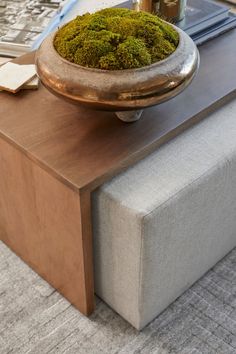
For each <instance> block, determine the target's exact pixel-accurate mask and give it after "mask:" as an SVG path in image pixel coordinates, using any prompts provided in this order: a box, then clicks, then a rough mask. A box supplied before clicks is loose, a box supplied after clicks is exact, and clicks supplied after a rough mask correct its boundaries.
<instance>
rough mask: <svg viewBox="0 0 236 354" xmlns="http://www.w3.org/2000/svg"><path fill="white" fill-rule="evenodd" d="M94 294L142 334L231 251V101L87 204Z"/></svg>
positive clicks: (234, 237) (234, 173) (234, 117)
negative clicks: (89, 206)
mask: <svg viewBox="0 0 236 354" xmlns="http://www.w3.org/2000/svg"><path fill="white" fill-rule="evenodd" d="M93 215H94V241H95V242H94V244H95V246H94V247H95V252H94V254H95V288H96V293H97V295H98V296H100V297H101V298H102V299H103V300H104V301H105V302H107V303H108V304H109V305H110V306H111V307H112V308H113V309H114V310H116V311H117V312H118V313H119V314H120V315H121V316H123V317H124V318H125V319H126V320H127V321H129V322H130V323H131V324H132V325H133V326H135V327H136V328H138V329H141V328H142V327H143V326H145V325H146V324H147V323H148V322H150V321H151V320H152V319H154V318H155V317H156V316H157V315H158V314H159V313H160V312H161V311H162V310H164V309H165V307H167V306H168V305H169V304H170V303H171V302H172V301H174V300H175V299H176V298H177V297H178V296H179V295H180V294H181V293H183V291H185V290H186V289H187V288H188V287H189V286H190V285H191V284H193V283H194V282H195V281H196V280H197V279H198V278H199V277H201V276H202V275H203V274H204V273H205V272H206V271H207V270H208V269H209V268H211V267H212V266H213V265H214V264H215V263H216V262H217V261H219V260H220V259H221V258H222V257H223V256H224V255H225V254H227V252H229V251H230V250H231V249H232V248H233V247H234V246H236V100H234V101H232V102H230V103H228V104H227V105H226V106H224V107H223V108H221V109H220V110H218V111H216V112H215V113H213V114H211V115H210V116H209V117H208V118H207V119H205V120H203V121H202V122H200V123H198V124H197V125H196V126H194V127H193V128H191V129H189V130H187V131H186V132H185V133H183V134H181V135H180V136H178V137H177V138H175V139H173V140H172V141H171V142H169V143H168V144H166V145H164V146H162V147H161V148H159V149H158V150H157V151H156V152H155V153H153V154H152V155H150V156H149V157H148V158H146V159H144V160H143V161H141V162H140V163H138V164H136V165H135V166H134V167H132V168H130V169H129V170H127V171H126V172H125V173H123V174H121V175H120V176H118V177H116V178H114V179H113V180H112V181H111V182H109V183H106V184H105V185H104V186H103V187H102V188H100V190H98V192H96V194H94V200H93Z"/></svg>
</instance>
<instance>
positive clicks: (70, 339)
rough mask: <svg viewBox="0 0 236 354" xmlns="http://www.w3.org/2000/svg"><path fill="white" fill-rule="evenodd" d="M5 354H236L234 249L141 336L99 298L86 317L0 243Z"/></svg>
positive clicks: (0, 335) (0, 328)
mask: <svg viewBox="0 0 236 354" xmlns="http://www.w3.org/2000/svg"><path fill="white" fill-rule="evenodd" d="M0 353H1V354H25V353H31V354H46V353H51V354H52V353H54V354H60V353H70V354H115V353H116V354H131V353H132V354H152V353H155V354H170V353H178V354H193V353H194V354H200V353H202V354H233V353H234V354H235V353H236V249H234V250H233V251H232V252H231V253H229V254H228V255H227V256H226V257H225V258H224V259H223V260H222V261H221V262H219V263H218V264H217V265H216V266H215V267H214V268H213V269H211V270H210V271H209V272H208V273H207V274H206V275H205V276H204V277H203V278H201V279H200V280H199V281H198V282H197V283H195V284H194V285H193V286H192V287H191V288H190V289H189V290H188V291H187V292H185V293H184V294H183V295H182V296H181V297H180V298H178V299H177V300H176V301H175V302H174V303H173V304H172V305H171V306H169V307H168V308H167V310H166V311H164V312H163V313H162V314H161V315H160V316H159V317H157V318H156V319H155V320H154V321H153V322H152V323H150V324H149V325H148V326H147V327H145V328H144V330H143V331H141V332H138V331H137V330H135V329H134V328H133V327H132V326H130V325H129V324H128V323H127V322H126V321H125V320H123V319H122V318H121V317H120V316H118V315H117V314H116V313H114V311H112V310H111V309H110V308H109V307H108V306H107V305H106V304H105V303H103V302H102V301H100V300H99V299H97V307H96V311H95V313H94V314H93V315H92V316H91V317H90V318H86V317H84V316H83V315H81V314H80V313H79V312H78V311H77V310H76V309H75V308H74V307H73V306H71V305H70V304H69V303H68V302H67V301H66V300H65V299H64V298H63V297H62V296H61V295H60V294H59V293H58V292H57V291H55V290H54V289H53V288H52V287H51V286H50V285H48V284H47V283H46V282H45V281H44V280H42V279H41V278H40V277H39V276H38V275H37V274H36V273H34V272H33V271H32V270H31V269H30V268H29V267H28V266H27V265H26V264H25V263H23V262H22V261H21V260H20V259H19V258H18V257H17V256H16V255H15V254H14V253H12V252H11V251H10V250H9V249H8V248H7V247H6V246H5V245H4V244H3V243H1V242H0Z"/></svg>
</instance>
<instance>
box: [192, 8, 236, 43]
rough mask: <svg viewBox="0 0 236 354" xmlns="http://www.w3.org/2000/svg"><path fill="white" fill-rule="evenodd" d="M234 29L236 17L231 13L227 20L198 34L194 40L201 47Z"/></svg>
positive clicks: (193, 37)
mask: <svg viewBox="0 0 236 354" xmlns="http://www.w3.org/2000/svg"><path fill="white" fill-rule="evenodd" d="M233 28H236V15H234V14H231V13H230V14H229V16H228V18H227V19H226V20H224V21H221V22H219V23H217V24H215V25H213V26H211V27H209V28H207V29H205V30H203V31H201V32H199V33H197V34H196V35H195V36H192V39H193V40H194V42H195V43H196V45H198V46H199V45H201V44H203V43H205V42H207V41H209V40H210V39H213V38H215V37H218V36H219V35H221V34H223V33H225V32H227V31H229V30H231V29H233Z"/></svg>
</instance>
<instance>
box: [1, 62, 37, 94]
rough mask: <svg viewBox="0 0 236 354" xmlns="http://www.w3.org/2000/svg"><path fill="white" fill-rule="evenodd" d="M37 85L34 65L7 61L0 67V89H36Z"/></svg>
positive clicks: (14, 90) (13, 91) (10, 90)
mask: <svg viewBox="0 0 236 354" xmlns="http://www.w3.org/2000/svg"><path fill="white" fill-rule="evenodd" d="M38 85H39V79H38V77H37V76H36V70H35V65H18V64H15V63H11V62H8V63H6V64H4V65H2V66H1V67H0V90H3V91H9V92H12V93H16V92H18V91H20V90H21V89H37V88H38Z"/></svg>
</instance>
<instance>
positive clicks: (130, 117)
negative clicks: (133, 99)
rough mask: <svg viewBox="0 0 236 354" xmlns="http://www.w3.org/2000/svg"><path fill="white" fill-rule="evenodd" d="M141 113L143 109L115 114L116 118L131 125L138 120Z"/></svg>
mask: <svg viewBox="0 0 236 354" xmlns="http://www.w3.org/2000/svg"><path fill="white" fill-rule="evenodd" d="M142 113H143V109H139V110H136V111H123V112H116V116H117V117H118V118H119V119H120V120H122V121H123V122H126V123H131V122H135V121H137V120H139V119H140V118H141V115H142Z"/></svg>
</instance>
